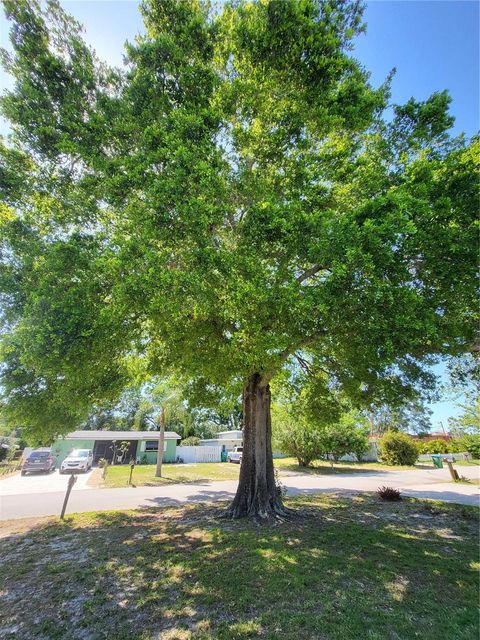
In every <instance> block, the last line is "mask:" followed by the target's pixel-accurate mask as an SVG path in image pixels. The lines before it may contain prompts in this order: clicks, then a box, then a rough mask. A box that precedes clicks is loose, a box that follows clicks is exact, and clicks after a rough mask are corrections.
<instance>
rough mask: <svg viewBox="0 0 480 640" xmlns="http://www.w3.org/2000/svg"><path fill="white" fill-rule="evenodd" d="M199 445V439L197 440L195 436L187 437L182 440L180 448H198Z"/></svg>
mask: <svg viewBox="0 0 480 640" xmlns="http://www.w3.org/2000/svg"><path fill="white" fill-rule="evenodd" d="M199 444H200V438H197V436H189V437H188V438H185V440H182V447H198V445H199Z"/></svg>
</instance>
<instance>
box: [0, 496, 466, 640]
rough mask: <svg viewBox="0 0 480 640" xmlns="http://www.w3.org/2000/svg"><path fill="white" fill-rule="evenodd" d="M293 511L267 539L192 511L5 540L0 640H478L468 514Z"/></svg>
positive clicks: (305, 505) (355, 503)
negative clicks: (295, 516)
mask: <svg viewBox="0 0 480 640" xmlns="http://www.w3.org/2000/svg"><path fill="white" fill-rule="evenodd" d="M229 497H230V496H229ZM202 500H204V498H203V499H202ZM291 506H296V507H297V508H299V509H300V510H301V511H302V514H303V517H302V518H301V519H299V520H297V521H295V522H288V523H282V524H278V525H277V526H274V527H272V526H263V527H259V526H257V525H255V524H253V523H251V522H249V521H219V520H218V515H219V511H220V509H221V508H222V507H221V506H218V505H215V506H214V505H207V506H206V505H204V504H202V505H198V504H189V505H181V506H178V505H177V506H172V507H170V508H160V509H159V508H158V507H155V508H149V509H143V510H141V511H135V512H100V513H96V514H79V515H76V516H73V517H72V516H69V517H68V518H67V520H66V521H65V522H64V523H49V524H47V525H46V526H45V525H40V526H37V527H36V528H34V529H32V530H31V531H29V532H25V533H22V534H20V535H17V536H11V537H9V538H6V539H4V540H3V541H2V542H3V544H2V550H3V554H2V560H1V563H2V565H3V567H2V570H1V573H0V577H1V580H2V582H3V585H2V589H3V598H4V607H3V611H4V614H3V620H2V621H1V623H0V624H1V627H0V637H2V638H12V639H13V638H15V639H17V638H22V640H30V639H33V638H35V639H37V638H47V639H50V638H66V637H68V638H72V640H77V639H78V640H84V639H86V638H88V639H90V638H91V639H92V640H93V639H96V638H99V639H100V638H107V637H108V638H114V639H115V640H123V639H127V638H128V639H129V640H153V639H154V638H155V639H163V638H165V639H167V638H168V639H169V640H172V639H177V640H190V639H198V640H208V639H213V638H215V639H218V640H230V639H235V638H237V639H246V638H257V637H258V638H260V637H262V638H270V639H273V638H278V639H280V640H282V639H291V640H293V639H295V640H303V639H304V640H307V639H308V640H311V639H313V638H319V639H320V638H321V639H328V640H337V639H338V640H340V639H341V640H358V639H359V638H364V637H371V638H378V640H380V639H382V640H383V639H384V638H392V640H393V639H394V638H413V637H417V635H418V636H419V637H422V638H425V639H427V640H428V639H430V638H431V639H432V640H433V638H437V637H438V629H441V630H442V637H444V638H450V637H452V638H453V637H455V638H457V639H460V640H467V639H468V640H470V639H471V638H476V637H477V631H478V626H477V625H478V622H477V618H476V616H475V613H474V608H475V607H474V606H473V605H474V601H475V600H476V595H477V583H476V578H475V572H474V569H473V567H474V566H475V565H474V564H473V563H474V561H475V559H476V543H477V528H476V524H477V523H476V521H475V514H474V511H473V510H468V509H460V510H458V512H457V510H455V509H454V508H453V507H449V508H446V509H445V510H438V509H437V510H435V509H433V510H432V508H431V507H429V506H428V505H425V504H423V503H417V502H403V503H399V504H385V503H381V502H379V501H378V500H376V499H375V498H372V497H370V496H367V497H365V496H356V497H354V498H345V497H341V496H338V495H337V496H318V495H317V496H309V495H303V496H299V497H297V498H296V499H294V501H293V504H291ZM26 603H28V604H26ZM9 629H10V631H9Z"/></svg>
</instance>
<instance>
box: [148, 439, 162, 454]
mask: <svg viewBox="0 0 480 640" xmlns="http://www.w3.org/2000/svg"><path fill="white" fill-rule="evenodd" d="M163 450H164V451H166V450H167V441H166V440H165V441H164V443H163ZM145 451H158V440H147V441H146V442H145Z"/></svg>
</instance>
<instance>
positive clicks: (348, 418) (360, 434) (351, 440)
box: [320, 411, 369, 465]
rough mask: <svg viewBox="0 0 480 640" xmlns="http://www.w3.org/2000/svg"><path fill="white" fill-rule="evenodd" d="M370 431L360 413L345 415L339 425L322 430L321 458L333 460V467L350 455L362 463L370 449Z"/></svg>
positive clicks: (353, 412) (352, 412) (331, 425)
mask: <svg viewBox="0 0 480 640" xmlns="http://www.w3.org/2000/svg"><path fill="white" fill-rule="evenodd" d="M368 431H369V429H368V425H367V424H366V420H365V418H364V417H363V416H361V414H360V413H359V412H356V411H350V412H349V413H345V414H344V415H343V416H341V418H340V420H339V421H338V422H337V423H335V424H330V425H327V426H325V427H324V428H323V429H321V431H320V443H321V448H322V451H321V457H323V458H325V459H328V460H331V461H332V465H333V463H334V462H338V461H339V460H340V458H342V457H343V456H346V455H349V454H353V455H354V456H355V457H356V458H357V460H358V461H360V460H361V459H362V456H363V454H364V453H365V452H366V451H367V449H368Z"/></svg>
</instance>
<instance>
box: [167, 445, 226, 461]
mask: <svg viewBox="0 0 480 640" xmlns="http://www.w3.org/2000/svg"><path fill="white" fill-rule="evenodd" d="M221 452H222V447H177V457H178V458H181V459H182V460H183V461H184V462H220V455H221Z"/></svg>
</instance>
